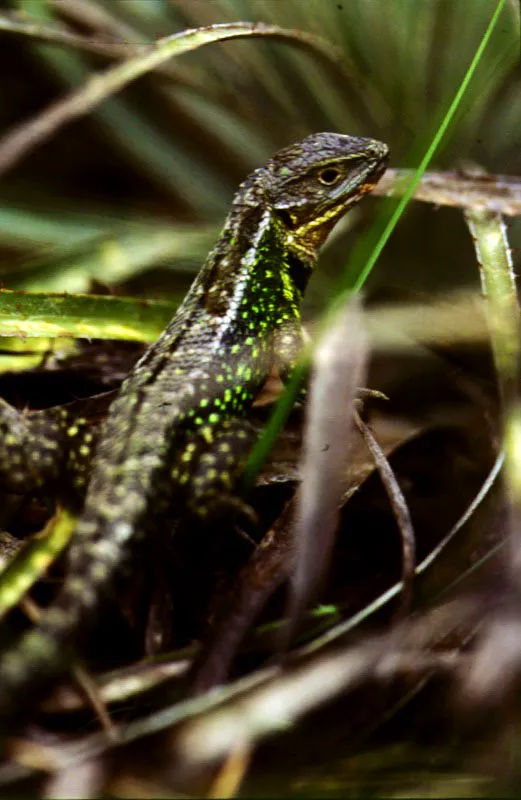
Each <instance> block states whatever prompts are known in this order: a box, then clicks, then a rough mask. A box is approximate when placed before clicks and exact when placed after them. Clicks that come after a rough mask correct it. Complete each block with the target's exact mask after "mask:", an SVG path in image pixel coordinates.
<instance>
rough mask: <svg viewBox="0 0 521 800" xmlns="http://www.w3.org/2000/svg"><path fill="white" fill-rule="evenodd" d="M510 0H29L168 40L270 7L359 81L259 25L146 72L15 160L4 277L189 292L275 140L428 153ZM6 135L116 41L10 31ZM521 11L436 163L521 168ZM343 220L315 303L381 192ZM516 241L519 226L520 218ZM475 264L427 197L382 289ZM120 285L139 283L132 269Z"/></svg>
mask: <svg viewBox="0 0 521 800" xmlns="http://www.w3.org/2000/svg"><path fill="white" fill-rule="evenodd" d="M495 5H496V3H495V0H472V2H471V3H469V0H419V1H418V0H344V1H343V2H342V0H284V1H282V0H276V1H275V2H273V0H213V1H212V2H207V0H67V2H62V0H17V2H11V8H12V10H15V11H18V12H24V13H26V14H28V15H31V16H32V17H33V18H37V19H39V20H40V21H42V22H45V23H46V24H53V25H55V24H59V25H62V26H66V27H67V29H68V30H70V31H72V32H74V33H79V34H83V35H89V36H92V37H94V38H96V39H99V40H102V41H105V42H107V41H109V42H124V41H126V42H132V43H146V42H151V41H153V40H155V39H157V38H159V37H161V36H165V35H168V34H171V33H174V32H176V31H181V30H183V29H185V28H187V27H194V26H198V25H207V24H212V23H218V22H219V23H221V22H232V21H239V20H241V21H253V22H257V21H263V22H269V23H275V24H278V25H282V26H285V27H297V28H301V29H302V30H305V31H309V32H312V33H316V34H320V35H322V36H325V37H327V38H329V39H330V40H331V41H332V42H333V43H335V44H336V45H337V46H339V47H341V48H342V50H343V51H344V53H345V60H346V66H347V68H348V70H349V71H350V73H351V75H352V80H351V81H347V80H346V79H342V78H340V77H339V75H338V74H337V73H335V72H334V70H332V69H329V68H327V67H326V66H325V65H324V63H322V62H321V61H320V62H319V61H318V59H315V58H314V57H313V55H312V54H310V53H309V52H303V51H301V50H299V49H297V48H294V47H292V46H291V45H289V44H288V43H286V42H279V41H277V42H275V41H267V40H266V41H264V40H261V39H252V40H246V41H245V40H242V41H232V42H225V43H220V44H212V45H211V46H207V47H203V48H201V49H199V50H197V51H196V52H194V53H189V54H187V55H184V56H182V57H181V58H179V59H176V60H175V61H172V62H170V63H169V64H168V65H167V68H166V69H163V70H162V71H161V73H155V74H151V75H147V76H145V77H143V78H141V79H139V80H138V81H136V82H135V84H133V85H131V86H130V87H128V88H127V89H125V90H124V91H122V92H121V93H119V94H118V95H117V96H115V97H112V98H111V99H110V100H108V101H106V102H105V103H103V104H102V105H101V106H100V107H98V108H97V109H96V110H95V111H94V112H93V113H92V114H91V115H90V116H88V117H84V118H81V119H79V120H78V121H75V122H74V123H73V124H70V125H68V126H67V127H66V128H64V129H63V130H61V131H60V132H59V133H58V134H56V135H55V136H53V137H52V138H51V139H50V140H48V141H46V142H45V143H42V144H41V145H39V146H38V148H37V149H35V150H34V152H32V153H31V154H29V155H28V156H27V157H26V158H24V160H23V161H22V162H21V163H20V164H18V165H17V166H15V167H14V168H13V169H12V170H10V171H9V172H8V173H7V174H6V175H5V177H3V178H2V188H1V194H0V279H1V280H2V282H3V285H4V286H6V287H9V288H24V289H30V290H52V291H63V290H66V291H75V292H76V291H89V290H91V289H92V288H93V285H94V284H93V283H92V282H93V281H97V282H98V283H101V284H102V288H103V290H104V291H107V292H109V291H113V290H115V288H116V286H117V287H118V291H124V292H125V293H131V292H136V293H139V294H140V295H144V296H147V297H154V296H167V297H169V298H172V299H177V298H178V297H179V294H180V292H181V291H183V290H184V288H185V287H186V286H187V285H188V283H189V281H190V275H191V274H192V273H193V272H195V271H196V270H197V268H198V266H199V265H200V263H201V262H202V261H203V259H204V257H205V255H206V253H207V251H208V248H209V246H210V244H211V241H212V238H213V236H214V235H216V233H217V231H218V230H219V226H220V224H221V223H222V220H223V217H224V215H225V213H226V209H227V207H228V205H229V202H230V199H231V197H232V195H233V192H234V189H235V187H236V186H237V184H238V183H239V182H240V181H241V179H242V178H244V176H245V175H246V174H247V173H248V172H249V171H250V170H251V169H253V168H255V167H256V166H259V165H260V164H261V163H263V162H264V161H265V160H266V158H268V157H269V155H270V154H271V153H272V152H273V151H274V150H276V149H277V148H279V147H281V146H284V145H286V144H288V143H290V142H292V141H294V140H296V139H298V138H299V137H302V136H304V135H306V134H308V133H310V132H312V131H318V130H328V129H330V130H338V131H343V132H347V133H351V134H360V135H369V136H374V137H376V138H380V139H383V140H384V141H386V142H387V143H388V144H389V145H390V146H391V149H392V165H393V166H413V165H415V164H416V163H418V160H419V155H420V153H422V151H423V150H424V148H425V147H426V145H427V144H428V141H429V137H430V136H432V134H433V132H434V130H435V127H436V125H437V124H438V123H439V120H440V118H441V115H442V114H443V112H444V111H445V110H446V108H447V105H448V103H449V102H450V100H451V98H452V96H453V94H454V92H455V90H456V88H457V86H458V84H459V82H460V81H461V79H462V77H463V75H464V73H465V70H466V69H467V67H468V64H469V62H470V60H471V58H472V55H473V53H474V52H475V49H476V47H477V46H478V44H479V41H480V38H481V36H482V35H483V32H484V30H485V28H486V26H487V24H488V21H489V19H490V17H491V15H492V13H493V10H494V8H495ZM0 59H1V61H2V71H1V77H0V81H1V84H2V91H1V94H2V97H3V103H2V106H1V108H0V136H1V135H3V134H4V133H6V132H7V131H8V130H9V129H10V128H11V127H12V126H14V125H20V124H21V123H23V121H24V120H25V119H28V118H30V117H31V116H32V115H33V114H35V113H36V112H37V111H39V110H42V109H43V108H45V107H46V105H48V104H49V103H50V102H52V101H53V100H55V99H56V98H58V97H60V96H62V95H63V94H64V93H65V92H66V91H67V90H68V89H70V88H72V87H77V86H80V85H81V84H82V83H83V82H85V80H86V79H87V77H88V76H89V75H90V74H92V72H94V71H99V70H102V69H103V68H105V67H106V66H107V65H108V64H109V63H110V62H109V59H108V58H107V57H104V56H101V55H97V54H90V53H85V52H79V51H77V50H74V49H72V48H67V47H64V46H59V45H51V44H42V43H39V42H36V41H35V40H33V39H30V38H28V37H22V36H15V35H12V34H6V33H4V34H2V48H1V49H0ZM518 62H519V9H518V6H517V3H514V2H507V4H506V6H505V8H504V11H503V14H502V18H501V21H500V24H499V25H498V26H497V28H496V30H495V32H494V35H493V38H492V41H491V43H490V45H489V47H488V48H487V50H486V52H485V56H484V58H483V60H482V62H481V64H480V66H479V68H478V73H477V75H476V78H475V80H474V81H473V82H472V84H471V87H470V90H469V92H468V93H467V95H466V98H465V101H464V103H463V105H462V107H461V109H460V111H459V112H458V116H457V119H456V122H455V124H454V125H453V126H452V129H451V131H450V135H449V136H448V137H447V138H446V139H445V140H444V142H443V144H442V147H441V149H440V150H439V151H438V153H437V155H436V159H435V163H434V164H433V165H432V166H433V167H436V168H453V167H454V166H457V164H458V163H459V162H462V161H469V160H473V161H476V162H478V163H480V164H482V165H483V166H485V167H486V168H487V169H489V170H490V171H492V172H498V173H502V174H509V173H514V174H515V173H520V172H521V148H520V146H519V145H520V144H521V73H520V70H519V68H518V66H519V64H518ZM373 202H375V201H368V202H367V203H364V204H362V206H361V207H360V209H357V210H356V211H355V212H353V213H352V214H351V215H350V217H349V218H348V219H347V220H346V223H345V225H344V226H343V228H342V229H341V231H340V232H339V233H338V235H337V236H336V237H334V239H333V242H332V243H331V245H330V246H329V247H328V250H327V252H326V253H325V256H324V259H323V264H322V265H321V269H320V270H319V274H317V275H316V276H315V280H314V281H313V283H312V286H311V291H310V295H309V298H308V307H309V311H310V312H312V311H316V310H317V309H319V308H320V307H322V306H323V304H324V302H325V301H326V300H328V299H330V294H331V291H332V287H333V286H334V285H335V276H336V275H337V274H338V272H339V270H340V268H341V267H342V266H343V265H344V264H345V262H346V260H347V252H348V249H349V246H350V244H351V243H352V241H353V240H354V237H356V236H358V235H359V234H360V233H361V232H362V231H363V230H364V229H365V228H366V221H367V219H368V218H369V217H370V215H371V213H372V211H373V209H372V207H371V204H372V203H373ZM511 237H512V244H513V245H516V244H518V245H519V243H520V242H521V226H520V224H519V222H516V223H515V224H514V225H512V229H511ZM477 280H478V276H477V270H476V267H475V259H474V256H473V252H472V247H471V243H470V241H469V237H468V233H467V231H466V229H465V226H464V224H463V221H462V217H461V214H460V212H459V211H457V210H454V209H441V210H440V211H437V212H436V213H435V212H434V210H433V209H432V208H431V207H428V206H422V205H420V204H413V206H412V207H411V208H410V209H409V211H408V213H407V214H406V216H405V218H404V219H403V220H402V223H401V224H400V226H399V229H398V230H397V232H396V233H395V235H394V236H393V237H392V240H391V242H390V243H389V245H388V247H387V248H386V250H385V252H384V254H383V256H382V258H381V259H380V262H379V264H378V265H377V268H376V270H375V272H374V273H373V276H372V278H371V282H370V286H369V291H370V290H371V289H379V290H383V291H384V292H385V291H386V290H387V291H392V292H393V293H396V292H399V293H400V292H402V291H404V290H405V291H406V292H407V293H409V292H411V291H412V292H414V293H417V292H422V291H425V290H429V291H431V290H433V289H436V290H438V289H444V288H447V287H448V286H452V285H454V284H464V283H468V282H475V281H477ZM122 284H124V285H123V286H122Z"/></svg>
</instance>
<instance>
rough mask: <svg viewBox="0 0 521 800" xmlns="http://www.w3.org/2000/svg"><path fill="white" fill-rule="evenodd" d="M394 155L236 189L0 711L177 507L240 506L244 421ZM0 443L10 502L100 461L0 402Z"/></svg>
mask: <svg viewBox="0 0 521 800" xmlns="http://www.w3.org/2000/svg"><path fill="white" fill-rule="evenodd" d="M387 157H388V149H387V147H386V145H384V144H382V143H380V142H377V141H373V140H371V139H361V138H354V137H349V136H342V135H339V134H332V133H322V134H314V135H312V136H309V137H307V138H306V139H304V140H303V141H302V142H300V143H299V144H296V145H294V146H292V147H288V148H286V149H284V150H282V151H280V152H279V153H277V154H276V155H275V156H274V157H273V158H272V159H271V161H269V162H268V164H267V165H266V166H265V167H264V168H262V169H258V170H256V171H255V172H254V173H253V174H252V175H250V177H249V178H247V180H246V181H245V182H244V183H243V184H242V185H241V186H240V188H239V190H238V192H237V194H236V196H235V199H234V201H233V205H232V209H231V211H230V214H229V216H228V218H227V220H226V223H225V226H224V228H223V231H222V233H221V236H220V238H219V240H218V242H217V244H216V246H215V248H214V249H213V250H212V251H211V252H210V254H209V256H208V259H207V261H206V263H205V265H204V266H203V268H202V270H201V272H200V273H199V275H198V277H197V278H196V280H195V281H194V283H193V285H192V287H191V289H190V291H189V292H188V294H187V296H186V298H185V300H184V302H183V303H182V305H181V306H180V308H179V310H178V311H177V313H176V315H175V316H174V318H173V319H172V321H171V322H170V324H169V325H168V327H167V328H166V330H165V331H164V333H163V334H162V335H161V336H160V337H159V339H158V340H157V342H155V344H153V345H152V346H151V347H150V348H149V349H148V350H147V351H146V352H145V354H144V355H143V357H142V358H141V359H140V360H139V361H138V363H137V364H136V366H135V367H134V369H133V370H132V372H131V373H130V374H129V376H128V378H127V379H126V380H125V381H124V383H123V385H122V386H121V389H120V391H119V394H118V396H117V397H116V399H115V400H114V402H113V403H112V405H111V407H110V410H109V413H108V416H107V418H106V420H105V422H104V423H103V425H102V427H101V430H100V433H99V443H98V445H97V447H96V448H95V452H94V458H93V463H92V472H91V477H90V481H89V483H88V486H87V491H86V495H85V502H84V506H83V511H82V513H81V515H80V518H79V522H78V526H77V530H76V532H75V534H74V537H73V541H72V544H71V548H70V557H69V570H68V573H67V577H66V580H65V583H64V586H63V588H62V589H61V591H60V592H59V594H58V597H57V599H56V600H55V602H54V603H53V604H52V605H51V606H50V607H49V608H48V609H46V610H45V612H44V614H43V616H42V620H41V622H40V623H39V625H37V626H36V627H35V628H34V629H33V630H32V631H30V632H29V633H28V634H27V635H25V636H24V637H22V640H21V642H20V643H18V644H17V645H15V646H14V647H13V648H12V649H11V650H10V651H8V652H7V653H6V654H5V655H4V656H3V658H2V659H1V661H0V708H1V709H8V708H11V709H16V707H17V704H19V703H20V702H21V701H22V700H23V699H24V698H27V696H30V691H31V689H32V688H33V687H37V686H38V685H39V684H40V683H42V682H43V681H44V679H45V678H46V677H50V676H51V675H53V674H54V673H55V672H57V671H58V669H60V665H63V662H64V660H65V658H66V657H67V656H68V655H69V654H70V645H71V644H72V643H73V642H74V638H75V636H76V635H77V633H78V632H79V631H81V629H82V628H83V627H84V624H85V622H86V620H87V618H88V617H89V616H90V615H91V614H92V612H93V611H94V610H95V608H96V607H97V606H98V605H99V603H100V602H101V599H102V597H103V595H104V593H105V591H106V590H107V589H108V588H109V587H110V586H111V584H112V583H113V578H114V574H115V572H116V571H117V570H119V569H120V568H121V567H122V566H123V564H124V562H125V561H126V560H127V558H128V556H129V555H130V551H131V544H132V543H133V542H135V541H137V540H138V539H139V538H140V537H143V536H144V535H146V534H147V533H149V532H151V531H152V530H153V529H154V527H155V526H156V525H157V523H158V520H159V519H160V518H161V517H162V516H164V515H165V514H166V513H167V511H168V509H169V507H172V506H173V507H175V508H180V507H181V508H187V509H188V510H189V511H190V512H192V513H195V514H198V515H199V516H202V517H205V516H208V515H210V514H212V513H213V512H215V511H216V510H217V509H218V508H220V507H222V506H223V505H226V503H227V502H233V499H234V497H235V496H236V490H237V484H238V480H239V479H240V476H241V471H242V468H243V466H244V462H245V459H246V458H247V456H248V453H249V451H250V449H251V446H252V443H253V434H252V431H251V429H250V428H249V427H248V423H247V420H246V419H245V417H246V416H247V414H248V411H249V409H250V407H251V405H252V402H253V400H254V399H255V396H256V395H257V393H258V391H259V389H260V388H261V386H262V384H263V383H264V381H265V380H266V378H267V376H268V374H269V373H270V371H271V370H272V369H273V368H278V369H279V370H280V372H281V375H283V376H286V375H287V374H288V373H289V372H290V370H291V367H292V364H293V363H294V362H295V359H296V357H297V355H298V353H299V351H300V349H301V345H302V331H301V322H300V305H301V300H302V296H303V293H304V290H305V287H306V284H307V281H308V278H309V276H310V274H311V272H312V270H313V268H314V266H315V264H316V260H317V251H318V248H319V247H320V245H321V244H322V243H323V242H324V240H325V239H326V237H327V235H328V233H329V231H330V230H331V228H332V227H333V226H334V224H335V223H336V222H337V221H338V220H339V219H340V218H341V217H342V216H343V215H344V214H345V213H346V211H348V209H349V208H351V207H352V206H353V205H354V204H355V203H357V202H358V201H359V200H360V199H361V198H362V197H363V195H364V194H366V193H367V192H368V191H370V190H371V189H372V187H373V186H374V184H375V183H376V182H377V180H378V179H379V178H380V176H381V174H382V173H383V171H384V169H385V166H386V164H387ZM0 432H3V439H2V441H1V442H0V476H1V477H3V479H4V483H5V484H6V485H7V486H8V487H9V488H11V489H15V490H16V489H20V487H21V486H25V487H26V488H29V487H30V488H32V489H38V488H39V487H41V486H42V485H44V484H48V483H49V482H51V483H54V484H55V485H57V484H58V485H59V482H60V481H62V483H63V481H66V480H67V481H68V483H67V482H65V483H63V486H65V487H66V488H67V487H68V488H69V489H70V487H71V485H72V486H73V488H74V492H73V497H78V496H81V494H82V488H83V482H84V481H85V475H86V466H85V465H86V464H87V461H88V459H89V457H90V455H91V452H92V451H93V449H94V448H93V440H92V438H90V437H91V433H90V432H89V430H88V428H87V427H86V426H85V424H84V422H83V421H81V420H80V421H74V420H71V419H70V417H69V416H68V415H67V414H65V413H64V414H63V416H60V413H54V414H53V415H51V416H49V415H48V414H47V415H46V414H45V413H44V412H42V414H41V415H39V416H37V417H36V419H35V420H34V421H32V422H29V421H27V420H26V419H25V418H23V417H22V416H21V415H19V414H18V412H15V411H14V410H13V409H11V408H10V407H9V406H7V405H6V404H3V405H0ZM62 495H63V499H66V495H67V491H62ZM63 499H62V502H63ZM28 693H29V694H28Z"/></svg>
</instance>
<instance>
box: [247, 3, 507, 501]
mask: <svg viewBox="0 0 521 800" xmlns="http://www.w3.org/2000/svg"><path fill="white" fill-rule="evenodd" d="M505 2H506V0H498V3H497V5H496V8H495V11H494V13H493V14H492V17H491V19H490V22H489V24H488V27H487V29H486V31H485V33H484V34H483V38H482V39H481V42H480V44H479V46H478V48H477V50H476V52H475V54H474V57H473V58H472V60H471V63H470V65H469V67H468V69H467V71H466V73H465V75H464V77H463V80H462V81H461V83H460V85H459V87H458V89H457V91H456V94H455V96H454V99H453V100H452V102H451V104H450V106H449V108H448V110H447V112H446V114H445V116H444V117H443V119H442V121H441V123H440V125H439V126H438V129H437V131H436V133H435V135H434V137H433V139H432V141H431V143H430V145H429V147H428V148H427V151H426V153H425V155H424V156H423V158H422V159H421V161H420V164H419V166H418V168H417V170H416V171H415V174H414V176H413V178H412V180H411V182H410V183H409V185H408V187H407V189H406V190H405V192H404V195H403V197H402V198H401V199H400V201H399V202H398V204H397V206H396V208H395V210H394V212H393V213H392V214H391V217H390V218H389V220H388V221H387V223H386V225H385V227H384V230H383V232H382V234H381V235H380V237H379V239H378V241H377V242H376V244H375V246H374V247H373V249H372V251H371V253H370V255H369V257H368V258H367V260H366V261H365V264H364V266H363V267H362V269H361V270H360V271H359V272H358V275H357V276H356V277H355V278H354V280H353V281H351V280H350V270H349V269H346V270H344V274H343V276H342V278H341V280H340V282H339V291H338V293H337V295H336V297H335V299H334V300H333V302H332V303H331V304H330V306H329V308H328V309H327V310H326V312H325V314H324V316H323V318H322V320H321V324H320V329H321V330H322V331H325V330H327V329H328V327H330V326H331V324H332V319H333V317H334V315H335V314H336V313H338V310H339V309H341V308H342V307H343V305H344V303H345V302H346V299H347V297H348V296H349V294H350V293H351V292H359V291H360V289H361V288H362V286H363V285H364V283H365V281H366V280H367V278H368V277H369V275H370V273H371V271H372V269H373V267H374V265H375V264H376V262H377V260H378V258H379V256H380V254H381V252H382V250H383V248H384V247H385V245H386V243H387V241H388V239H389V237H390V236H391V233H392V232H393V230H394V228H395V227H396V225H397V223H398V221H399V219H400V217H401V216H402V214H403V212H404V211H405V208H406V206H407V204H408V203H409V201H410V200H411V198H412V196H413V194H414V192H415V190H416V187H417V186H418V184H419V182H420V180H421V178H422V175H423V173H424V172H425V170H426V169H427V166H428V165H429V163H430V161H431V159H432V157H433V155H434V153H435V152H436V149H437V148H438V146H439V144H440V142H441V140H442V139H443V136H444V135H445V134H446V132H447V130H448V127H449V125H450V123H451V121H452V119H453V118H454V115H455V114H456V111H457V109H458V108H459V106H460V103H461V101H462V99H463V97H464V95H465V92H466V90H467V87H468V85H469V83H470V81H471V79H472V76H473V75H474V73H475V71H476V68H477V66H478V64H479V62H480V60H481V58H482V56H483V53H484V51H485V48H486V46H487V44H488V42H489V40H490V37H491V36H492V32H493V31H494V28H495V26H496V24H497V21H498V19H499V16H500V14H501V11H502V9H503V7H504V5H505ZM366 248H367V244H366V243H365V242H361V243H360V245H359V246H358V247H356V246H355V248H354V252H353V255H352V258H351V259H350V263H353V264H357V263H360V253H361V252H362V251H363V250H365V249H366ZM310 355H311V348H310V347H308V348H306V350H305V352H304V353H303V355H302V358H301V360H300V362H299V363H298V364H297V367H296V368H295V370H294V373H293V375H292V377H291V379H290V381H289V382H288V385H287V387H286V389H285V391H284V393H283V394H282V397H281V398H280V400H279V402H278V403H277V407H276V408H275V410H274V412H273V414H272V415H271V418H270V420H269V422H268V424H267V425H266V427H265V429H264V432H263V434H262V436H261V437H260V439H259V441H258V442H257V444H256V445H255V447H254V448H253V451H252V453H251V455H250V458H249V460H248V464H247V467H246V481H247V485H248V484H251V483H253V481H254V477H255V475H256V474H257V473H258V471H259V469H260V467H261V465H262V463H263V461H264V460H265V458H266V456H267V454H268V453H269V451H270V448H271V445H272V443H273V441H274V440H275V438H276V436H277V434H278V432H279V431H280V429H281V428H282V426H283V425H284V423H285V421H286V419H287V416H288V414H289V412H290V410H291V408H292V405H293V403H294V400H295V397H296V396H297V392H298V388H299V386H300V384H301V383H302V380H303V378H304V375H305V373H306V370H307V366H308V364H309V360H310Z"/></svg>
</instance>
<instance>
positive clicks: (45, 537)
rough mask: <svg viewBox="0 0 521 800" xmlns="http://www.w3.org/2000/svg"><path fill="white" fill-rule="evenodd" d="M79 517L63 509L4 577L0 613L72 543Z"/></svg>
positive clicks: (2, 578) (0, 584)
mask: <svg viewBox="0 0 521 800" xmlns="http://www.w3.org/2000/svg"><path fill="white" fill-rule="evenodd" d="M75 525H76V517H75V516H73V515H71V514H70V513H69V512H68V511H65V510H64V509H60V510H59V511H58V512H57V514H55V516H54V517H53V518H52V519H51V520H49V522H48V523H47V525H46V526H45V528H44V529H43V531H41V533H39V534H37V536H35V537H34V538H33V539H32V541H31V542H30V543H29V544H27V545H26V546H25V547H24V549H23V550H22V552H21V553H20V554H19V555H17V556H16V557H15V558H14V559H13V561H11V562H10V563H9V564H8V565H7V567H6V568H5V570H4V571H3V572H2V575H1V577H0V617H3V616H4V615H5V614H6V613H7V612H8V611H9V609H11V608H14V606H16V605H17V604H18V603H19V602H20V600H21V598H22V597H23V595H24V594H25V593H26V592H27V591H28V590H29V589H30V588H31V586H33V585H34V584H35V583H36V581H37V580H39V579H40V578H41V576H42V575H43V574H44V572H45V571H46V570H47V568H48V567H49V566H50V565H51V564H52V562H53V561H54V560H55V559H56V557H57V556H58V555H59V554H60V553H61V552H62V550H64V548H65V547H66V545H67V544H68V542H69V540H70V538H71V536H72V534H73V532H74V528H75Z"/></svg>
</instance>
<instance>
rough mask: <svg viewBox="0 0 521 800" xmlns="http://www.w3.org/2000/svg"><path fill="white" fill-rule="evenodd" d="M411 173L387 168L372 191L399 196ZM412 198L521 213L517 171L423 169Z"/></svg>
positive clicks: (519, 185)
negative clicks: (470, 172) (475, 172)
mask: <svg viewBox="0 0 521 800" xmlns="http://www.w3.org/2000/svg"><path fill="white" fill-rule="evenodd" d="M413 175H414V172H413V170H409V169H388V170H387V172H386V173H385V175H384V176H383V178H382V179H381V180H380V182H379V183H378V185H377V186H375V188H374V194H375V195H386V196H389V197H401V196H402V195H403V194H404V193H405V191H406V188H407V186H408V184H409V183H410V181H411V179H412V177H413ZM413 197H414V199H415V200H420V201H422V202H424V203H434V204H435V205H437V206H454V207H456V208H463V209H476V210H487V211H491V212H495V213H497V214H506V215H507V216H510V217H516V216H519V215H520V214H521V180H520V179H519V177H518V176H517V175H479V176H475V177H472V176H469V175H463V174H458V173H454V172H426V173H425V174H424V175H423V177H422V178H421V180H420V182H419V184H418V186H417V187H416V189H415V190H414V195H413Z"/></svg>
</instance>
